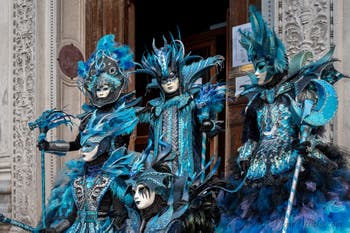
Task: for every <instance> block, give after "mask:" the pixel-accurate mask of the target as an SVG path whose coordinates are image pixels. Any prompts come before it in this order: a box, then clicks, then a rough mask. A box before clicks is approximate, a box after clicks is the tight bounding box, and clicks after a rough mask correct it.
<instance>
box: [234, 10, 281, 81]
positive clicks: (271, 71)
mask: <svg viewBox="0 0 350 233" xmlns="http://www.w3.org/2000/svg"><path fill="white" fill-rule="evenodd" d="M250 23H251V26H252V31H240V34H241V39H240V43H241V45H242V46H243V48H245V49H246V50H247V55H248V60H249V61H251V62H252V63H253V65H254V68H255V77H256V79H257V80H254V82H256V84H258V85H260V86H262V85H265V84H268V83H270V84H274V83H277V82H279V81H280V80H281V79H282V77H283V75H284V74H286V72H287V71H288V59H287V54H286V49H285V47H284V45H283V43H282V41H281V40H280V39H279V38H278V36H277V35H276V33H275V32H274V31H273V30H271V29H270V28H269V27H268V25H267V24H266V22H265V21H264V19H263V17H262V16H261V14H260V13H259V12H258V11H256V9H255V7H253V6H251V7H250ZM272 80H274V82H271V81H272Z"/></svg>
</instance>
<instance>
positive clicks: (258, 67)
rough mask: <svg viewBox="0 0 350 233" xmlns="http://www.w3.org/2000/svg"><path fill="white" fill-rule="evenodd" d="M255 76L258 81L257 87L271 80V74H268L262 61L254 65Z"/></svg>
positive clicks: (266, 67) (266, 66)
mask: <svg viewBox="0 0 350 233" xmlns="http://www.w3.org/2000/svg"><path fill="white" fill-rule="evenodd" d="M254 67H255V76H256V78H257V79H258V85H260V86H262V85H265V84H267V83H269V82H270V81H271V80H272V76H273V75H272V74H271V72H269V69H268V65H267V64H266V62H265V61H264V60H262V61H258V62H257V63H256V64H255V65H254Z"/></svg>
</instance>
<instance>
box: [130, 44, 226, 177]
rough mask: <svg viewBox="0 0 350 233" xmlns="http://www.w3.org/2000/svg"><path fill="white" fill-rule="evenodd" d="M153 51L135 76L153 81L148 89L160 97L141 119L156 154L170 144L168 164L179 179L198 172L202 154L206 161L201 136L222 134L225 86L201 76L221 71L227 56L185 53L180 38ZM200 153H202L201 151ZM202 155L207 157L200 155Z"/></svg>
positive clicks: (153, 100)
mask: <svg viewBox="0 0 350 233" xmlns="http://www.w3.org/2000/svg"><path fill="white" fill-rule="evenodd" d="M152 46H153V52H150V53H148V54H146V55H144V56H143V58H142V62H141V63H142V64H139V65H140V68H138V69H136V72H137V73H144V74H147V75H150V76H151V77H152V82H151V83H149V84H148V86H147V88H157V89H159V90H160V96H159V97H158V98H155V99H152V100H150V101H149V102H148V104H147V106H146V107H145V108H144V110H143V112H141V114H140V121H141V122H146V123H149V124H150V128H149V129H150V130H149V138H151V140H152V142H153V151H154V154H153V156H157V155H158V153H159V141H158V139H159V138H160V136H161V135H163V140H164V141H165V142H167V143H169V144H171V146H172V150H171V157H173V158H174V159H173V160H172V162H171V163H169V167H170V169H171V171H172V173H174V174H176V175H186V173H188V175H190V176H191V175H193V173H194V172H195V171H199V170H200V164H202V166H203V165H204V162H205V160H204V159H202V162H201V161H200V160H201V158H200V153H202V155H204V157H205V148H204V147H201V144H204V145H205V143H203V142H201V141H200V138H201V134H200V133H201V130H199V129H200V128H201V129H202V132H204V135H203V136H206V135H207V134H208V135H209V136H215V135H216V134H217V133H218V132H219V131H220V129H221V128H220V122H219V121H216V113H218V112H220V111H221V110H222V108H223V103H224V100H225V86H224V85H223V84H219V83H217V84H210V83H206V84H199V82H200V79H201V77H202V75H203V74H204V73H205V72H207V71H209V70H210V68H212V67H216V68H221V67H222V66H223V62H224V58H223V57H222V56H220V55H217V56H213V57H209V58H206V59H203V58H201V57H199V56H194V55H190V54H187V55H185V48H184V45H183V43H182V42H181V41H180V40H175V39H174V38H172V41H171V43H170V44H168V42H167V40H166V39H165V38H164V45H163V47H161V48H157V47H156V46H155V41H153V44H152ZM201 150H202V151H201ZM202 157H203V156H202Z"/></svg>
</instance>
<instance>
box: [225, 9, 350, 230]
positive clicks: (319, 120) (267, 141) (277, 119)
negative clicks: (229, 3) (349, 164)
mask: <svg viewBox="0 0 350 233" xmlns="http://www.w3.org/2000/svg"><path fill="white" fill-rule="evenodd" d="M250 14H251V15H250V22H251V25H252V32H242V31H241V35H242V37H241V41H240V42H241V44H242V46H243V47H244V48H245V49H246V50H247V53H248V58H249V60H250V61H251V62H252V63H253V65H254V68H255V74H250V77H251V80H252V84H251V85H247V86H245V88H244V91H243V92H242V94H241V95H243V96H247V97H248V99H249V101H248V104H247V107H246V109H245V112H244V113H245V123H244V129H243V135H242V142H243V145H242V146H241V147H240V148H239V155H238V158H237V163H238V166H239V167H240V169H241V172H242V173H241V175H242V179H241V180H233V182H234V183H235V184H236V185H237V190H236V191H237V192H236V193H234V194H230V195H226V196H225V197H224V198H223V199H221V204H223V206H224V208H226V212H225V215H224V216H223V217H222V222H221V226H220V230H221V231H223V232H347V231H350V221H349V216H350V211H349V210H350V206H349V204H350V202H349V200H350V192H349V184H350V183H349V181H350V179H349V178H350V176H349V174H350V173H349V171H348V170H347V169H346V167H345V163H344V161H343V159H342V156H343V155H342V153H341V152H340V151H339V150H338V149H337V148H336V146H334V145H332V144H330V143H326V142H323V141H322V137H321V136H322V129H323V127H324V125H325V124H326V123H328V122H329V121H330V120H331V119H332V118H333V117H334V115H335V112H336V110H337V104H338V101H337V95H336V92H335V89H334V87H333V86H332V85H333V84H334V83H335V82H336V81H338V80H339V79H341V78H342V77H344V75H343V74H341V73H339V72H338V71H336V70H335V69H334V66H333V63H334V62H335V61H337V60H336V59H334V58H332V56H333V52H334V48H331V49H330V51H329V52H328V53H327V54H326V55H324V56H323V57H322V58H320V59H319V60H315V61H311V62H308V60H310V58H312V56H311V55H312V54H311V53H310V52H307V51H303V52H301V53H299V54H297V55H295V56H294V57H293V58H292V59H291V60H290V62H288V60H287V56H286V50H285V47H284V45H283V44H282V42H281V41H280V39H279V38H278V37H277V35H276V34H275V33H274V32H273V31H271V30H270V29H269V28H268V26H267V24H266V23H265V22H264V21H263V18H262V16H261V14H260V13H259V12H257V11H256V10H255V8H254V7H251V8H250ZM225 230H226V231H225Z"/></svg>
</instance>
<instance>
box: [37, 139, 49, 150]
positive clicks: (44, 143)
mask: <svg viewBox="0 0 350 233" xmlns="http://www.w3.org/2000/svg"><path fill="white" fill-rule="evenodd" d="M36 146H37V147H38V148H39V150H45V151H48V150H49V148H50V143H49V142H48V141H46V140H42V141H40V142H39V143H38V144H37V145H36Z"/></svg>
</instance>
